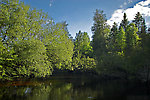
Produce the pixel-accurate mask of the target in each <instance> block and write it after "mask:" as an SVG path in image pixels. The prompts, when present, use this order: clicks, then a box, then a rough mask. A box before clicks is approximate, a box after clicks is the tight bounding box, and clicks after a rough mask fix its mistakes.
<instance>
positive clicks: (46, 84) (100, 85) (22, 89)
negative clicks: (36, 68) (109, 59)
mask: <svg viewBox="0 0 150 100" xmlns="http://www.w3.org/2000/svg"><path fill="white" fill-rule="evenodd" d="M0 100H150V92H149V89H148V88H147V87H144V86H143V85H137V84H131V83H127V82H120V81H99V80H97V79H94V78H92V77H88V76H82V77H81V76H80V77H74V76H55V77H52V78H50V79H46V80H34V79H32V80H28V81H14V82H8V83H7V84H0Z"/></svg>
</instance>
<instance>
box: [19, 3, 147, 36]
mask: <svg viewBox="0 0 150 100" xmlns="http://www.w3.org/2000/svg"><path fill="white" fill-rule="evenodd" d="M21 1H24V2H25V4H28V5H30V6H31V7H32V8H37V9H42V10H43V11H44V12H47V13H48V15H49V16H50V17H52V19H53V20H54V21H55V22H63V21H66V22H67V23H68V30H69V33H70V34H72V36H73V37H74V36H75V34H76V33H77V32H78V31H79V30H81V31H85V32H88V33H89V35H90V36H92V32H91V26H92V24H93V15H94V12H95V10H96V9H100V10H103V11H104V13H105V14H106V16H107V19H110V18H111V17H112V14H113V13H114V11H116V10H117V9H127V8H129V7H133V6H134V5H135V4H136V3H138V2H141V1H145V0H21Z"/></svg>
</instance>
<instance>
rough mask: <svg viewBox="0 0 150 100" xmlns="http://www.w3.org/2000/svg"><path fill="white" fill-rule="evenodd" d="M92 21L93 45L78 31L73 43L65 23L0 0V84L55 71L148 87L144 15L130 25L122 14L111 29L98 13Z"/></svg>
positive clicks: (149, 49)
mask: <svg viewBox="0 0 150 100" xmlns="http://www.w3.org/2000/svg"><path fill="white" fill-rule="evenodd" d="M93 20H94V24H93V26H92V28H91V29H92V32H93V37H92V41H90V38H89V35H88V33H87V32H81V31H79V32H78V33H77V34H76V36H75V39H73V38H72V37H71V35H70V34H69V32H68V30H67V24H66V22H61V23H55V22H54V21H53V20H52V19H51V18H50V17H49V16H48V15H47V14H45V13H44V12H42V11H41V10H36V9H33V8H30V6H27V5H25V4H24V3H23V2H19V0H2V1H1V2H0V79H1V80H10V79H14V78H22V77H25V78H30V77H46V76H49V75H52V72H53V71H54V70H56V69H59V70H70V71H95V72H97V73H99V75H100V76H105V77H115V78H123V79H127V80H131V79H139V80H144V81H148V80H149V76H150V62H149V60H150V34H149V31H148V29H147V26H146V24H145V19H144V18H143V17H142V15H141V14H140V13H139V12H138V13H137V14H136V16H135V18H134V20H133V21H132V22H129V21H128V19H127V15H126V14H125V13H124V16H123V20H122V22H121V23H120V25H117V24H116V23H114V25H113V26H112V27H110V26H109V25H108V24H107V20H106V16H105V14H104V13H103V11H100V10H96V12H95V14H94V17H93Z"/></svg>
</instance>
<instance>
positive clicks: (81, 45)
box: [72, 31, 96, 71]
mask: <svg viewBox="0 0 150 100" xmlns="http://www.w3.org/2000/svg"><path fill="white" fill-rule="evenodd" d="M74 45H75V47H74V56H73V61H72V66H73V68H74V69H75V70H77V69H79V70H83V71H86V70H91V69H94V68H95V65H96V63H95V60H94V58H92V57H93V49H92V46H91V45H90V38H89V36H88V34H87V33H86V32H81V31H79V33H77V34H76V37H75V42H74Z"/></svg>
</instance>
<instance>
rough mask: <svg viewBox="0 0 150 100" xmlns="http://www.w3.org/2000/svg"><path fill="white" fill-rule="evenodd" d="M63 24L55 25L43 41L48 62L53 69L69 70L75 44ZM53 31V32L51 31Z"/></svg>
mask: <svg viewBox="0 0 150 100" xmlns="http://www.w3.org/2000/svg"><path fill="white" fill-rule="evenodd" d="M62 27H64V26H63V24H60V23H58V24H55V25H53V26H52V27H51V28H50V30H49V31H48V33H45V35H46V38H45V39H44V40H43V41H44V44H45V45H46V49H47V56H48V60H49V61H50V62H51V63H52V65H53V67H55V68H58V69H69V67H70V66H68V64H67V63H69V62H71V61H72V56H73V47H74V45H73V43H72V41H71V40H70V39H69V37H68V32H67V31H66V30H65V29H64V28H62ZM51 30H52V31H51Z"/></svg>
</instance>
